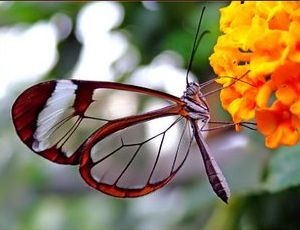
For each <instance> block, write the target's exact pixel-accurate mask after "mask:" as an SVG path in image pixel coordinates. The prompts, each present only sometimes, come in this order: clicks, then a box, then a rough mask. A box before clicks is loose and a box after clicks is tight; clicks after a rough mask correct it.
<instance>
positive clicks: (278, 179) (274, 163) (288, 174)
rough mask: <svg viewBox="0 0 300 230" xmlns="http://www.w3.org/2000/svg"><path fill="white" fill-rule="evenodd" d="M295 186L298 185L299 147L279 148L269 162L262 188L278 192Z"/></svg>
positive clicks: (299, 183) (299, 170) (299, 167)
mask: <svg viewBox="0 0 300 230" xmlns="http://www.w3.org/2000/svg"><path fill="white" fill-rule="evenodd" d="M297 185H300V146H295V147H284V148H281V149H279V150H277V151H276V152H275V155H274V157H272V158H271V160H270V162H269V165H268V167H267V178H266V181H265V184H264V188H265V189H266V190H267V191H269V192H278V191H281V190H284V189H287V188H290V187H295V186H297Z"/></svg>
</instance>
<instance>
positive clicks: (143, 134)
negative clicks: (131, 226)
mask: <svg viewBox="0 0 300 230" xmlns="http://www.w3.org/2000/svg"><path fill="white" fill-rule="evenodd" d="M120 122H121V121H120ZM108 128H109V127H108ZM92 138H93V137H92ZM192 139H193V135H192V131H191V129H190V125H189V123H188V120H186V119H184V118H182V117H181V116H180V115H177V116H175V115H174V116H166V117H158V118H155V119H151V120H148V121H144V122H140V123H137V124H134V125H128V127H126V128H124V129H120V130H118V131H116V132H111V133H109V134H106V136H105V137H102V136H99V137H98V140H97V141H95V142H94V143H93V144H87V145H86V146H84V147H83V148H84V156H83V160H84V159H89V161H88V163H87V162H84V163H82V164H81V168H80V170H81V174H82V176H83V178H84V179H85V180H86V181H87V183H88V184H90V185H91V186H92V187H94V188H96V189H98V190H100V191H102V192H104V193H107V194H109V195H113V196H117V197H135V196H141V195H145V194H147V193H150V192H152V191H154V190H156V189H158V188H160V187H162V186H163V185H165V184H166V183H167V182H169V181H170V180H171V178H173V176H174V175H175V173H176V172H177V171H178V170H179V168H180V167H181V166H182V165H183V162H184V161H185V159H186V157H187V155H188V152H189V148H190V145H191V141H192Z"/></svg>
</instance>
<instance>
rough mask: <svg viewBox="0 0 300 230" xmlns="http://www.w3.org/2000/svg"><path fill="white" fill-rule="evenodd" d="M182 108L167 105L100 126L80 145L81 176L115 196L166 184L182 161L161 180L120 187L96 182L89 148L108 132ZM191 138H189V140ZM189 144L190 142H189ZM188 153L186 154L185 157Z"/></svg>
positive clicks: (145, 191) (140, 193) (142, 192)
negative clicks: (137, 186)
mask: <svg viewBox="0 0 300 230" xmlns="http://www.w3.org/2000/svg"><path fill="white" fill-rule="evenodd" d="M181 110H182V108H181V107H180V106H178V105H173V106H167V107H164V108H162V109H158V110H155V111H151V112H148V113H145V114H140V115H135V116H130V117H126V118H121V119H117V120H114V121H111V122H108V123H107V124H105V125H104V126H102V128H100V129H99V130H97V131H96V132H95V133H94V134H92V135H91V136H90V137H89V138H88V140H87V141H86V142H85V143H84V145H83V147H82V158H81V161H80V174H81V176H82V178H83V179H84V180H85V181H86V183H87V184H89V185H90V186H91V187H93V188H95V189H96V190H99V191H101V192H103V193H105V194H108V195H111V196H115V197H139V196H143V195H146V194H148V193H151V192H153V191H155V190H157V189H159V188H161V187H163V186H164V185H165V184H167V183H168V182H169V181H170V180H171V179H172V178H173V177H174V176H175V174H176V173H177V172H178V170H179V169H180V168H181V166H182V165H183V163H184V161H185V160H184V161H183V162H182V163H181V165H180V166H179V167H177V169H176V170H174V171H172V172H171V174H170V175H169V176H168V177H166V178H165V179H163V180H162V181H159V182H156V183H152V184H151V183H150V182H148V183H147V184H146V185H145V186H144V187H143V188H121V187H118V186H117V185H116V184H112V185H110V184H105V183H101V182H97V181H96V180H95V179H94V178H93V176H92V174H91V170H92V168H93V166H94V165H95V164H94V163H93V161H92V159H91V149H92V147H93V146H94V145H95V144H96V143H97V142H100V141H101V140H102V139H104V138H105V137H107V136H109V135H110V134H112V133H114V132H117V131H119V130H121V129H124V128H126V127H129V126H132V125H135V124H137V123H140V122H145V121H149V120H152V119H155V118H159V117H164V116H172V115H180V113H181ZM192 140H193V138H191V141H192ZM190 144H191V142H190ZM187 155H188V154H186V157H187Z"/></svg>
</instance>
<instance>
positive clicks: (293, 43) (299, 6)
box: [210, 1, 300, 148]
mask: <svg viewBox="0 0 300 230" xmlns="http://www.w3.org/2000/svg"><path fill="white" fill-rule="evenodd" d="M220 11H221V18H220V30H221V31H222V33H223V34H222V35H221V36H220V37H219V38H218V42H217V44H216V45H215V47H214V53H213V54H212V55H211V56H210V64H211V66H212V67H213V69H214V71H215V73H216V74H217V75H218V76H220V77H219V78H218V79H217V82H218V83H219V84H222V85H223V86H224V89H223V90H222V91H221V94H220V99H221V102H222V106H223V107H224V108H225V109H226V110H227V111H228V112H229V113H230V114H231V116H232V118H233V121H234V122H236V123H237V122H242V121H249V120H252V119H256V123H257V127H258V130H259V131H260V132H261V133H262V134H263V135H265V143H266V146H268V147H270V148H276V147H278V146H280V145H295V144H296V143H297V142H298V140H299V133H300V29H299V28H300V2H297V1H294V2H293V1H273V2H272V1H251V2H244V4H242V3H241V2H232V3H231V4H230V5H229V6H227V7H225V8H222V9H221V10H220ZM222 76H223V77H222ZM228 76H230V77H233V78H228ZM239 78H241V80H237V79H239Z"/></svg>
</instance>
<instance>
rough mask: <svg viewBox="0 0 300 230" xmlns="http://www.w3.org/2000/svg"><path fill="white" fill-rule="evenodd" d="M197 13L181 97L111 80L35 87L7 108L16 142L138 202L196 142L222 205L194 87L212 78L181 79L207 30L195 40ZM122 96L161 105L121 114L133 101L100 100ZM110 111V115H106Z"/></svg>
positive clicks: (205, 115)
mask: <svg viewBox="0 0 300 230" xmlns="http://www.w3.org/2000/svg"><path fill="white" fill-rule="evenodd" d="M203 12H204V8H203V10H202V12H201V16H200V20H199V24H198V28H197V32H196V37H195V40H194V44H193V50H192V54H191V58H190V62H189V67H188V71H187V74H186V79H187V80H186V82H187V83H186V90H185V92H184V94H183V96H182V97H181V98H179V97H175V96H172V95H170V94H167V93H164V92H161V91H157V90H153V89H149V88H144V87H140V86H134V85H128V84H121V83H115V82H101V81H97V82H96V81H82V80H51V81H47V82H42V83H39V84H36V85H34V86H32V87H30V88H28V89H26V90H25V91H24V92H23V93H22V94H21V95H20V96H19V97H18V98H17V99H16V101H15V102H14V104H13V107H12V120H13V123H14V126H15V129H16V132H17V134H18V136H19V138H20V139H21V140H22V142H24V143H25V144H26V145H27V146H28V147H29V148H30V149H31V150H32V151H33V152H35V153H37V154H38V155H40V156H42V157H44V158H46V159H48V160H50V161H52V162H55V163H59V164H69V165H79V171H80V174H81V176H82V178H83V179H84V181H85V182H86V183H87V184H88V185H90V186H91V187H93V188H95V189H96V190H99V191H101V192H103V193H105V194H108V195H111V196H115V197H139V196H143V195H146V194H148V193H151V192H153V191H155V190H157V189H160V188H161V187H163V186H164V185H166V184H167V183H168V182H169V181H170V180H171V179H172V178H173V177H174V176H175V174H176V173H177V172H178V170H179V169H180V168H181V167H182V165H183V164H184V162H185V161H186V159H187V156H188V154H189V151H190V148H191V145H192V143H193V140H195V141H196V143H197V145H198V148H199V151H200V153H201V155H202V159H203V163H204V166H205V170H206V173H207V176H208V180H209V182H210V184H211V186H212V189H213V190H214V192H215V193H216V194H217V196H219V197H220V198H221V199H222V200H223V201H224V202H226V203H227V201H228V199H229V197H230V190H229V186H228V183H227V182H226V179H225V177H224V175H223V174H222V172H221V169H220V167H219V166H218V164H217V162H216V160H215V159H214V157H213V155H212V153H211V151H210V149H209V146H208V145H207V143H206V141H205V140H204V137H203V135H202V133H201V131H202V130H204V127H205V126H206V125H207V124H208V123H210V111H209V106H208V104H207V101H206V99H205V97H206V95H205V94H203V93H202V92H201V90H202V88H203V87H205V86H206V85H208V84H210V83H211V82H213V81H214V80H211V81H208V82H205V83H203V84H198V83H196V82H189V80H188V74H189V70H190V68H191V65H192V61H193V58H194V55H195V53H196V50H197V48H198V46H199V43H200V40H201V39H202V37H203V36H204V35H205V34H206V33H207V32H208V31H204V32H203V33H201V34H200V35H199V28H200V24H201V20H202V17H203ZM104 92H106V93H107V94H106V95H105V94H104ZM122 93H123V94H124V93H125V94H124V95H125V96H119V97H118V100H121V99H126V97H127V96H128V95H127V94H129V95H130V94H135V95H138V96H141V97H146V98H148V99H149V98H150V99H152V98H156V99H160V100H162V101H163V102H164V103H165V104H164V106H162V107H161V108H156V109H154V110H150V111H146V112H143V113H137V114H131V115H126V114H125V115H122V114H123V113H124V111H125V112H126V109H127V108H126V107H130V106H131V105H132V104H134V103H136V102H135V100H134V98H135V97H129V99H128V101H127V102H125V108H120V107H119V105H111V104H109V103H108V102H106V100H108V98H109V96H111V95H113V94H120V95H122ZM126 93H127V94H126ZM107 95H109V96H107ZM126 95H127V96H126ZM115 101H116V100H115ZM111 107H112V108H113V109H114V110H115V114H117V115H116V116H115V117H112V115H111V114H112V113H111V112H109V111H108V110H109V109H110V108H111ZM116 111H117V112H116ZM118 114H121V115H120V116H118ZM158 121H161V122H158ZM230 125H232V124H230ZM146 126H147V127H152V128H156V129H157V131H156V133H154V134H152V133H145V131H144V130H145V127H146ZM170 143H171V144H170Z"/></svg>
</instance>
